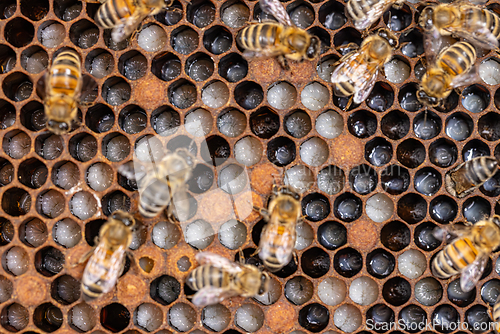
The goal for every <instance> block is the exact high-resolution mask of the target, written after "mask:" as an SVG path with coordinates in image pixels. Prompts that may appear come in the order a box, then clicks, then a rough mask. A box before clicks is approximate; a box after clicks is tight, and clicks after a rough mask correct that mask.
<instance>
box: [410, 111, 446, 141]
mask: <svg viewBox="0 0 500 334" xmlns="http://www.w3.org/2000/svg"><path fill="white" fill-rule="evenodd" d="M441 124H442V121H441V118H440V117H439V116H438V115H436V114H435V113H433V112H432V111H427V110H425V111H424V112H421V113H420V114H418V115H417V116H416V117H415V118H414V119H413V132H414V133H415V136H417V137H418V138H420V139H424V140H428V139H432V138H434V137H436V136H437V135H438V134H439V133H440V132H441V127H442V125H441Z"/></svg>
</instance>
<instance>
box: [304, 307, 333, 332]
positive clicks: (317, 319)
mask: <svg viewBox="0 0 500 334" xmlns="http://www.w3.org/2000/svg"><path fill="white" fill-rule="evenodd" d="M329 319H330V312H329V311H328V309H327V308H326V307H324V306H323V305H320V304H317V303H312V304H309V305H307V306H304V307H303V308H302V309H301V310H300V311H299V324H300V325H301V326H302V327H304V328H305V329H306V330H308V331H311V332H313V333H318V332H321V331H322V330H323V329H325V328H326V326H327V325H328V321H329Z"/></svg>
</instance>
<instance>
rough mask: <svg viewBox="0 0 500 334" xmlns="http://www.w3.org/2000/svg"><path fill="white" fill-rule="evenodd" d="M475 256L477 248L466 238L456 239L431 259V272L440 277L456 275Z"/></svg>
mask: <svg viewBox="0 0 500 334" xmlns="http://www.w3.org/2000/svg"><path fill="white" fill-rule="evenodd" d="M476 256H477V250H476V249H475V248H474V246H473V245H472V242H471V241H470V240H469V239H467V238H464V239H457V240H455V241H454V242H453V243H451V244H449V245H448V246H446V247H445V248H444V249H443V250H441V251H440V252H439V253H438V254H437V255H436V257H435V258H434V260H433V261H432V266H431V270H432V273H433V274H434V275H435V276H437V277H438V278H440V279H446V278H449V277H451V276H453V275H456V274H458V273H460V272H461V271H462V269H464V268H465V267H467V266H468V265H469V264H471V263H472V262H473V261H474V260H475V259H476Z"/></svg>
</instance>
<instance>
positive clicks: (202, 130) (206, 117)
mask: <svg viewBox="0 0 500 334" xmlns="http://www.w3.org/2000/svg"><path fill="white" fill-rule="evenodd" d="M212 122H213V121H212V115H210V113H209V112H208V111H206V110H205V109H202V108H198V109H196V110H193V111H192V112H190V113H189V114H187V115H186V118H184V126H185V128H186V131H187V132H189V133H190V134H192V135H193V136H195V137H204V136H206V135H207V134H209V133H210V131H212Z"/></svg>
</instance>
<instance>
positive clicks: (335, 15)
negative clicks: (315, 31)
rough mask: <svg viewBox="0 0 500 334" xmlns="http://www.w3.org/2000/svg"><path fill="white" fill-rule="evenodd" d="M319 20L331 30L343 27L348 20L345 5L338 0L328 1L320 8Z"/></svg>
mask: <svg viewBox="0 0 500 334" xmlns="http://www.w3.org/2000/svg"><path fill="white" fill-rule="evenodd" d="M318 13H319V22H320V23H321V24H322V25H323V26H325V28H328V29H330V30H337V29H339V28H341V27H342V26H343V25H344V24H345V23H346V22H347V18H346V17H345V14H344V13H345V12H344V5H343V4H341V3H340V2H337V1H328V2H326V3H325V4H323V5H322V6H321V8H320V9H319V12H318Z"/></svg>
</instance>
